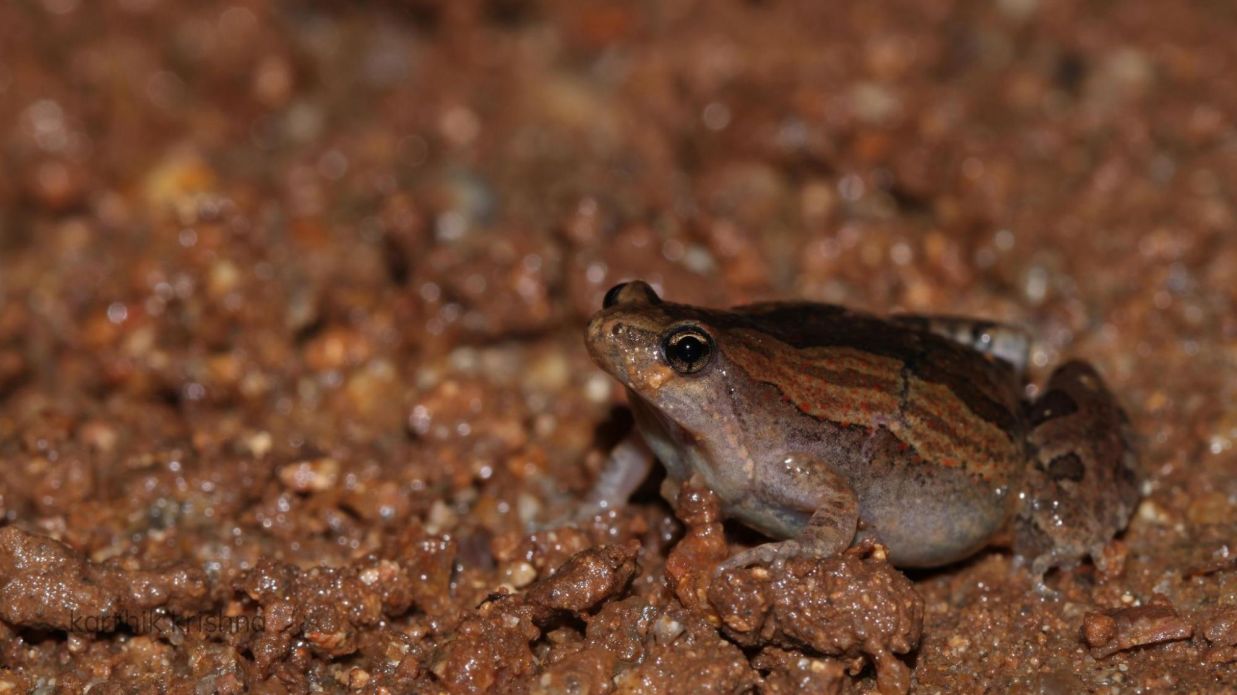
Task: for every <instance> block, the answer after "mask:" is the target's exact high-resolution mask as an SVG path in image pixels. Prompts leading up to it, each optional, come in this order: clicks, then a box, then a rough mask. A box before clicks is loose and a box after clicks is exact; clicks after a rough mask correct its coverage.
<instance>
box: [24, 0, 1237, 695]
mask: <svg viewBox="0 0 1237 695" xmlns="http://www.w3.org/2000/svg"><path fill="white" fill-rule="evenodd" d="M1235 32H1237V6H1234V5H1233V4H1231V3H1227V2H1207V1H1202V0H1200V1H1197V2H1160V1H1159V0H1129V1H1126V2H1119V3H1114V2H1103V1H1099V0H1093V1H1091V2H1066V1H1064V0H990V1H982V2H981V1H978V0H973V1H963V0H922V1H918V2H911V1H910V0H904V1H898V2H854V3H851V2H806V1H804V2H789V1H785V0H764V1H751V2H729V1H728V2H707V3H706V2H691V1H687V0H670V1H667V2H646V3H628V2H575V1H572V0H542V1H536V0H533V1H530V2H519V1H517V0H460V1H453V2H441V3H439V2H432V1H431V0H406V1H401V2H397V1H394V0H392V1H389V2H367V3H335V2H306V3H293V2H274V3H265V2H198V1H196V0H195V1H189V0H110V1H107V2H92V1H87V0H10V1H8V2H4V3H0V517H2V521H0V524H3V528H0V690H6V691H11V692H22V691H27V692H40V693H50V692H80V691H83V690H84V689H86V688H87V687H90V689H91V690H90V692H92V693H100V692H135V691H158V690H164V691H170V692H185V693H189V692H212V691H218V692H243V691H245V690H253V691H261V692H285V691H286V692H305V691H309V690H321V691H328V692H341V691H346V690H349V689H352V690H361V691H367V692H439V691H448V692H487V691H495V690H498V691H515V692H530V691H531V692H566V691H570V692H591V693H603V692H612V691H618V692H685V691H686V690H685V689H690V690H692V691H698V692H735V691H745V690H760V691H764V692H794V691H796V690H797V689H800V688H803V689H809V688H839V687H840V688H842V689H843V690H844V691H847V692H851V691H855V692H865V691H869V690H872V689H874V688H876V687H877V681H876V678H875V675H874V673H875V672H876V671H875V670H874V669H873V667H871V666H869V665H866V664H868V661H867V660H865V659H864V658H863V655H861V654H857V653H856V652H854V651H853V650H851V651H849V652H846V650H842V652H846V653H842V652H839V653H837V654H828V653H818V652H817V651H813V650H812V649H808V648H806V647H804V646H803V645H802V644H800V645H798V646H796V644H795V643H793V640H792V641H791V642H784V643H779V644H773V643H762V642H760V640H756V641H754V642H753V641H752V640H746V641H745V640H744V639H741V638H739V637H736V635H735V634H734V633H733V631H731V632H727V631H725V630H721V629H719V628H718V626H717V624H716V619H715V616H713V617H714V620H713V621H712V622H710V617H711V616H710V614H709V611H708V610H705V609H703V608H702V607H701V606H700V605H694V604H693V603H692V601H683V600H681V599H680V597H679V596H678V595H676V593H675V592H674V591H672V590H671V589H670V588H669V587H668V585H667V580H666V576H667V570H666V567H667V563H666V560H667V555H668V553H669V552H670V550H671V549H672V548H674V547H675V546H676V544H678V543H680V539H682V538H683V537H684V535H683V534H684V530H683V526H682V524H681V523H680V522H679V521H678V520H677V519H676V517H675V515H674V513H673V511H672V510H671V508H670V507H669V506H668V505H667V504H666V503H664V502H663V501H661V500H660V498H659V497H658V496H657V495H656V493H655V491H653V490H652V489H650V490H646V491H643V492H641V493H640V494H638V495H637V497H636V499H635V500H634V502H633V504H632V505H631V506H630V507H628V508H625V509H623V510H621V511H618V512H616V513H613V514H610V515H609V516H607V517H604V518H602V519H600V520H598V521H597V523H596V524H594V525H593V526H592V527H588V528H566V529H560V530H558V531H553V532H551V531H542V532H539V533H536V534H531V533H529V532H528V531H529V529H531V528H533V527H534V525H535V524H536V523H538V522H542V521H546V520H548V519H553V518H559V517H561V516H562V515H563V514H568V513H570V511H571V509H572V508H573V505H577V504H578V503H579V500H580V498H581V496H582V495H583V494H584V493H585V492H586V491H587V490H588V488H589V486H590V484H591V481H592V480H593V478H594V477H595V475H596V473H597V471H598V470H599V467H600V465H601V462H602V461H603V459H604V456H605V453H606V451H607V450H608V448H609V447H610V446H611V445H613V443H614V442H615V441H616V440H617V439H618V438H619V437H620V436H621V435H622V434H623V433H624V432H625V431H626V429H627V428H628V427H629V416H628V415H627V414H626V411H625V409H624V407H623V401H622V394H621V393H620V392H619V390H618V389H617V388H616V385H615V384H614V383H612V381H611V380H610V379H609V378H608V377H607V376H605V375H604V374H603V373H601V372H600V371H599V370H597V369H596V368H595V367H594V366H593V365H592V364H591V363H590V361H589V360H588V358H587V355H586V354H585V352H584V350H583V345H582V342H581V328H582V326H583V321H584V319H585V318H586V317H587V316H588V314H589V313H591V312H592V311H594V310H595V309H596V308H597V307H599V305H600V301H601V296H602V294H603V293H604V291H605V290H606V289H607V288H608V287H610V286H611V285H612V284H614V283H615V282H617V281H620V280H624V279H631V278H634V277H639V278H644V279H646V280H648V281H650V282H652V283H654V284H655V285H656V286H657V287H658V288H659V290H661V291H662V293H663V295H664V296H668V297H670V298H673V299H675V300H678V301H684V302H693V303H704V304H710V305H726V304H732V303H740V302H746V301H751V300H757V299H776V298H808V299H814V300H820V301H828V302H839V303H846V304H851V305H855V306H859V307H864V308H868V309H872V310H877V311H890V310H910V311H931V312H948V313H964V314H974V315H980V316H985V317H990V318H995V319H1000V320H1005V321H1011V322H1016V323H1021V324H1024V325H1026V326H1028V327H1030V328H1031V329H1033V331H1034V333H1035V335H1036V336H1037V338H1038V342H1037V344H1036V347H1035V350H1034V352H1033V361H1034V366H1035V370H1036V376H1037V377H1039V378H1042V376H1043V375H1044V374H1045V373H1046V371H1047V370H1048V369H1049V368H1050V367H1051V366H1052V365H1053V364H1055V363H1057V362H1059V361H1061V360H1062V359H1063V358H1065V357H1069V356H1078V357H1083V358H1086V359H1089V360H1091V361H1093V362H1095V363H1096V364H1097V365H1098V367H1099V368H1100V370H1101V372H1102V373H1103V374H1104V375H1105V377H1106V378H1107V379H1108V381H1109V383H1110V385H1111V386H1112V388H1113V390H1114V391H1115V392H1116V393H1117V394H1118V395H1119V396H1120V397H1121V399H1122V400H1123V402H1124V404H1125V405H1126V407H1127V408H1128V410H1129V412H1130V415H1131V417H1132V419H1133V421H1134V423H1135V427H1136V429H1137V431H1138V434H1139V436H1140V437H1141V440H1142V460H1143V465H1144V466H1145V468H1146V472H1147V480H1146V483H1145V485H1144V493H1145V499H1144V500H1143V502H1142V504H1141V506H1140V507H1139V508H1138V511H1137V512H1136V514H1135V518H1134V519H1133V521H1132V523H1131V527H1130V529H1129V530H1128V531H1127V533H1126V534H1125V535H1124V537H1123V540H1122V541H1121V542H1118V543H1117V544H1115V545H1114V546H1113V548H1112V552H1113V554H1114V556H1116V557H1117V558H1118V559H1122V560H1123V562H1122V563H1118V564H1119V566H1120V567H1121V571H1120V572H1119V573H1116V574H1115V575H1114V576H1099V575H1098V574H1097V573H1096V571H1095V569H1094V568H1093V567H1092V566H1091V565H1089V564H1088V565H1084V566H1083V567H1081V568H1078V569H1076V570H1072V571H1065V572H1060V573H1057V574H1054V575H1053V576H1051V577H1050V578H1049V584H1050V585H1051V586H1052V587H1053V588H1054V589H1055V590H1056V591H1058V592H1059V596H1058V597H1057V598H1055V599H1047V600H1046V599H1044V598H1041V597H1040V596H1038V595H1036V594H1035V593H1033V592H1032V591H1031V590H1030V587H1031V583H1030V578H1029V576H1028V574H1027V573H1026V571H1025V570H1024V569H1022V568H1020V567H1017V566H1016V565H1015V563H1014V560H1013V558H1012V557H1011V556H1010V555H1009V554H1008V553H1006V552H1001V551H989V552H986V553H983V554H981V555H980V556H978V557H976V558H974V559H973V560H971V561H969V562H966V563H964V564H962V565H960V566H955V567H950V568H946V569H943V570H939V571H934V572H919V573H914V574H912V575H911V576H910V579H911V580H912V581H913V583H914V590H915V592H917V594H918V595H919V596H921V597H922V606H921V610H922V638H921V640H920V641H919V645H918V648H917V649H916V650H914V651H913V652H911V654H910V655H909V656H906V657H904V659H905V663H906V664H907V665H908V666H909V667H910V668H911V671H910V673H911V674H912V675H911V681H910V686H911V688H912V690H913V691H915V692H982V691H988V692H1009V691H1015V692H1036V693H1073V692H1083V691H1086V692H1126V691H1129V692H1167V691H1176V692H1232V691H1233V690H1234V689H1237V564H1235V560H1234V557H1235V555H1234V553H1237V548H1235V547H1234V544H1235V543H1237V511H1235V510H1237V448H1235V442H1237V309H1235V303H1237V219H1235V213H1237V208H1235V205H1237V201H1235V200H1234V196H1233V191H1235V190H1237V129H1235V119H1237V86H1235V85H1234V82H1233V75H1234V74H1237V43H1235V42H1234V41H1233V36H1234V33H1235ZM654 487H655V486H654ZM749 540H750V539H749ZM855 562H859V560H855ZM865 562H866V561H865ZM865 567H866V565H865ZM556 569H561V570H562V571H561V572H559V573H558V574H554V575H553V577H551V575H552V573H553V572H554V571H555V570H556ZM805 571H806V570H805ZM856 571H858V570H856ZM864 571H866V570H864ZM796 576H799V575H796ZM881 576H882V577H885V579H886V580H888V581H894V580H896V579H897V577H888V576H886V575H881ZM882 581H884V580H882ZM894 585H896V581H894V584H892V585H890V586H894ZM870 586H877V585H876V584H873V585H870ZM880 586H884V585H880ZM873 590H875V589H873ZM744 595H746V594H744ZM734 596H738V594H734ZM732 598H733V596H732ZM83 618H94V619H95V620H93V622H92V621H85V622H83V620H82V619H83ZM911 627H915V626H911ZM1084 628H1085V629H1084ZM908 629H909V628H908ZM1084 633H1085V638H1086V639H1085V640H1084ZM807 643H809V644H815V643H812V642H811V641H810V640H808V642H807ZM868 656H872V655H871V654H868ZM888 685H889V684H888V683H886V684H882V686H881V687H886V686H888Z"/></svg>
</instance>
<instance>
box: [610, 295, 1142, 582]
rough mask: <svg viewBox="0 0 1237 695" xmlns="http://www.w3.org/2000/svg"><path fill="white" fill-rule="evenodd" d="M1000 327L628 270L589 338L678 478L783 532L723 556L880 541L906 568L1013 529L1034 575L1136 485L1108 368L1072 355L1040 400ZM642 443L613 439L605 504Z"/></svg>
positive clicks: (1018, 347)
mask: <svg viewBox="0 0 1237 695" xmlns="http://www.w3.org/2000/svg"><path fill="white" fill-rule="evenodd" d="M1002 330H1003V329H999V327H994V326H993V325H992V324H987V323H984V322H978V321H970V320H966V319H956V318H940V317H937V318H933V317H914V316H904V317H893V318H889V319H885V318H880V317H876V316H873V315H869V314H865V313H861V312H856V311H852V310H849V309H845V308H842V307H838V306H831V305H825V304H814V303H807V302H789V303H772V304H756V305H750V306H743V307H737V308H734V309H730V310H714V309H704V308H699V307H693V306H687V305H682V304H672V303H669V302H664V301H662V300H661V299H660V298H659V297H658V296H657V295H656V293H655V292H654V291H653V290H652V288H651V287H649V286H648V285H647V284H645V283H643V282H631V283H626V284H624V285H620V286H616V287H615V288H614V289H612V290H611V291H610V292H609V293H608V294H607V297H606V306H605V307H604V308H603V310H602V311H600V312H599V313H598V314H597V315H596V316H595V317H594V318H593V319H592V321H591V322H590V323H589V326H588V331H587V338H586V340H587V344H588V348H589V351H590V352H591V354H592V356H593V358H594V359H595V360H596V361H597V363H598V364H599V365H601V367H602V368H603V369H605V370H606V371H607V372H609V373H610V374H612V375H613V376H614V377H615V378H617V379H618V380H619V381H620V382H621V383H622V384H623V385H624V386H625V387H626V388H627V390H628V394H629V396H630V402H631V405H632V410H633V413H634V415H635V418H636V425H637V429H638V430H639V432H640V433H641V434H642V435H643V438H644V440H645V441H646V442H647V443H648V445H649V446H650V448H651V449H652V450H653V452H654V453H655V454H656V455H657V458H658V459H659V460H660V461H661V462H662V463H663V464H664V465H665V466H666V469H667V472H668V480H669V481H670V482H671V487H673V485H674V483H675V482H676V481H682V480H686V479H687V478H689V477H692V476H696V477H698V478H699V479H700V480H702V481H703V482H704V484H706V485H707V486H708V487H709V488H711V489H712V490H713V491H714V492H715V493H716V494H717V495H718V496H719V497H720V498H721V500H722V502H723V505H724V507H723V508H724V511H725V513H726V514H727V515H728V516H730V517H733V518H736V519H738V520H740V521H741V522H743V523H744V524H746V525H748V526H750V527H752V528H754V529H757V530H759V531H761V532H763V533H765V534H767V535H769V536H771V537H773V538H777V539H782V540H781V541H780V542H776V543H769V544H765V545H762V546H757V547H756V548H753V549H751V550H749V551H747V552H745V553H741V554H739V555H736V556H735V557H733V558H731V559H730V560H729V561H728V562H727V563H726V564H725V565H724V566H723V567H733V566H738V565H745V564H751V563H754V562H765V563H768V562H776V561H778V560H782V559H786V558H787V557H791V556H795V555H812V556H828V555H831V554H833V553H836V552H838V551H840V550H842V549H844V548H846V547H847V546H848V545H850V544H851V543H852V542H854V541H855V540H856V539H857V538H865V537H874V538H877V539H879V540H880V541H881V542H882V543H884V544H885V545H886V546H887V547H888V551H889V557H890V559H891V560H892V561H893V562H894V564H896V565H898V566H903V567H932V566H938V565H943V564H947V563H950V562H954V561H956V560H959V559H962V558H964V557H967V556H968V555H970V554H972V553H974V552H975V551H977V550H978V549H979V548H981V547H983V546H985V545H987V544H989V542H990V541H992V540H993V539H994V538H996V537H998V536H1001V535H1002V534H1004V535H1006V536H1008V535H1009V534H1008V533H1005V532H1006V531H1008V530H1010V529H1011V528H1012V530H1013V531H1014V534H1013V535H1014V539H1015V551H1016V552H1017V553H1018V554H1019V555H1022V556H1024V557H1027V558H1031V559H1033V560H1034V564H1033V570H1034V574H1035V576H1036V578H1037V579H1038V578H1039V577H1041V576H1042V574H1043V573H1044V572H1046V571H1047V570H1048V569H1050V568H1052V567H1054V566H1059V565H1064V564H1067V563H1072V562H1075V561H1076V560H1078V559H1079V558H1080V557H1081V556H1083V555H1084V554H1088V553H1089V554H1091V555H1092V557H1095V558H1098V557H1099V556H1100V555H1099V551H1100V549H1102V548H1103V546H1104V544H1105V543H1106V542H1107V541H1108V540H1110V539H1111V538H1112V536H1113V535H1114V534H1115V533H1116V532H1117V531H1119V530H1120V529H1121V528H1123V527H1124V525H1125V523H1126V521H1127V520H1128V518H1129V515H1130V513H1131V511H1132V509H1133V505H1134V503H1135V501H1136V500H1137V488H1136V475H1135V473H1134V465H1135V462H1134V458H1133V455H1132V453H1131V451H1132V450H1131V448H1130V446H1129V437H1128V434H1127V429H1128V425H1127V424H1126V421H1125V418H1124V415H1123V414H1122V413H1121V410H1120V408H1119V407H1118V406H1117V404H1116V402H1115V400H1114V399H1113V398H1112V396H1111V395H1110V394H1109V393H1108V391H1107V390H1106V389H1105V388H1104V386H1103V383H1102V382H1101V381H1100V379H1099V377H1098V375H1096V373H1095V372H1094V370H1092V369H1091V368H1090V367H1089V366H1087V365H1085V364H1082V363H1071V364H1069V365H1066V366H1064V367H1062V368H1061V369H1060V370H1058V371H1057V372H1056V373H1055V374H1054V375H1053V377H1052V379H1051V380H1050V382H1049V386H1048V389H1047V390H1046V392H1045V395H1044V397H1042V398H1041V399H1039V400H1038V401H1036V402H1035V403H1033V404H1026V403H1024V402H1023V401H1022V399H1021V393H1022V374H1021V368H1022V367H1023V366H1024V359H1025V347H1026V341H1025V339H1022V338H1020V337H1018V336H1019V335H1020V334H1016V333H1012V332H1009V331H1005V332H1002ZM683 336H688V338H689V339H690V340H694V341H695V343H692V344H686V343H683V342H682V341H683V340H684V338H683ZM1011 336H1012V337H1011ZM683 345H687V347H686V348H683V347H682V346H683ZM700 346H703V347H700ZM684 349H686V350H687V351H688V352H687V353H682V352H681V351H682V350H684ZM701 352H703V353H704V354H705V355H706V356H705V358H703V359H701V360H698V361H690V360H687V361H685V360H683V359H679V360H678V361H677V362H676V361H675V360H673V359H671V354H672V353H673V354H674V355H680V357H681V355H682V354H688V355H689V356H691V357H694V356H695V355H697V354H699V353H701ZM639 459H640V457H639V456H638V455H635V454H634V453H633V449H632V447H631V445H630V444H627V445H624V446H622V447H620V448H619V449H618V450H616V454H615V456H614V457H613V458H612V464H611V466H610V467H609V468H608V469H607V470H606V471H605V472H604V473H603V475H602V478H601V479H600V481H599V483H598V486H597V489H596V490H595V491H594V495H593V498H592V503H593V505H594V506H605V505H607V504H617V503H621V502H622V501H624V500H625V499H626V496H627V495H628V494H630V492H631V490H632V489H633V488H634V486H635V485H637V484H638V483H639V480H640V479H641V478H642V477H643V474H644V472H645V470H646V467H647V463H641V462H640V460H639Z"/></svg>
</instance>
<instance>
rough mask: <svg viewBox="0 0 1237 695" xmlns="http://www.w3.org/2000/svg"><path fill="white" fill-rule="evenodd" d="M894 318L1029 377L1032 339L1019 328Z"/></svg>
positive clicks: (977, 322)
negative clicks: (1000, 361)
mask: <svg viewBox="0 0 1237 695" xmlns="http://www.w3.org/2000/svg"><path fill="white" fill-rule="evenodd" d="M890 318H891V319H892V320H893V321H894V322H896V323H899V324H902V325H904V326H909V327H911V328H916V329H919V330H923V331H928V332H930V333H935V334H936V335H939V336H941V337H943V338H948V339H950V340H952V341H954V342H956V343H961V344H963V345H965V346H967V347H969V348H972V349H974V350H977V351H979V352H982V353H984V354H985V355H991V356H993V357H995V358H997V359H1000V360H1004V361H1005V362H1008V363H1009V364H1011V365H1013V367H1014V369H1015V371H1017V373H1018V374H1019V375H1022V374H1025V373H1026V369H1027V362H1028V360H1029V359H1030V351H1031V335H1030V334H1029V333H1027V331H1026V330H1024V329H1022V328H1019V327H1018V326H1013V325H1010V324H1005V323H997V322H995V321H986V320H984V319H972V318H966V317H963V316H934V315H928V314H895V315H894V316H891V317H890Z"/></svg>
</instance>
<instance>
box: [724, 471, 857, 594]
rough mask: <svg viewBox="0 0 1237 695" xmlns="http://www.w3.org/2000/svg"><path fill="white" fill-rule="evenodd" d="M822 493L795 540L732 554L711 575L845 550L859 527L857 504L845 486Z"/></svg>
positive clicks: (778, 564) (830, 555) (828, 489)
mask: <svg viewBox="0 0 1237 695" xmlns="http://www.w3.org/2000/svg"><path fill="white" fill-rule="evenodd" d="M823 493H824V494H822V495H821V497H820V506H818V507H817V508H816V511H815V512H813V513H812V517H811V518H810V519H808V523H807V526H805V527H804V528H803V531H802V532H800V533H799V535H798V536H796V537H795V538H791V539H788V540H784V541H778V542H774V543H765V544H764V545H758V546H756V547H755V548H748V549H747V550H744V551H742V552H740V553H736V554H735V555H733V556H732V557H730V558H729V559H727V560H726V561H725V562H723V563H721V564H719V565H718V566H717V569H716V570H714V572H713V574H714V575H719V574H721V573H723V572H726V571H728V570H732V569H736V568H739V567H747V566H749V565H766V566H774V567H778V566H781V565H782V564H783V563H785V562H786V561H787V560H789V559H791V558H795V557H808V558H826V557H832V556H834V555H837V554H838V553H840V552H842V551H843V550H846V548H848V547H850V544H851V541H852V540H854V538H855V531H856V529H857V528H858V527H859V501H858V500H857V499H856V498H855V495H854V493H853V492H852V491H851V489H850V487H849V486H846V487H833V488H825V489H824V490H823Z"/></svg>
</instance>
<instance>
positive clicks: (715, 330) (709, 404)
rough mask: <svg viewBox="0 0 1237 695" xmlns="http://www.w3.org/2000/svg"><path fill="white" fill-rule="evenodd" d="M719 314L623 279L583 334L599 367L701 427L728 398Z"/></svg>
mask: <svg viewBox="0 0 1237 695" xmlns="http://www.w3.org/2000/svg"><path fill="white" fill-rule="evenodd" d="M720 315H721V314H720V313H717V312H709V311H707V310H702V309H698V308H695V307H691V306H686V305H683V304H672V303H669V302H663V301H662V300H661V298H660V297H658V296H657V293H656V292H654V291H653V288H652V287H650V286H649V285H648V284H647V283H644V282H640V281H634V282H626V283H623V284H621V285H615V286H614V287H613V288H611V289H610V291H609V292H607V293H606V297H605V300H604V301H603V303H602V309H601V311H599V312H597V314H596V315H594V316H593V319H592V320H591V321H590V322H589V324H588V331H587V334H586V337H585V341H586V342H587V344H588V350H589V353H591V354H592V356H593V359H594V360H595V361H596V362H597V364H598V365H600V366H601V368H602V369H604V370H606V371H607V372H609V373H610V374H611V375H612V376H613V377H614V378H616V379H618V380H619V381H620V382H621V383H622V384H623V385H624V386H626V387H627V388H628V389H629V390H630V391H631V392H632V393H634V394H636V395H638V396H640V397H641V398H642V399H643V400H644V401H646V402H647V403H649V404H650V405H652V406H653V407H654V408H656V409H657V410H658V411H659V412H660V413H661V415H663V416H665V417H669V418H670V419H672V420H674V421H675V422H677V423H678V424H679V425H681V426H684V427H686V428H688V429H689V430H692V431H695V432H697V433H700V432H701V429H702V428H704V427H706V426H707V425H708V419H709V418H711V417H712V416H714V415H715V412H714V411H715V410H716V408H717V406H718V405H719V404H720V403H723V402H726V400H727V399H726V393H727V372H728V371H730V370H728V369H727V364H726V358H725V355H724V354H723V353H722V350H721V349H719V342H720V341H721V339H722V335H721V334H720V333H719V330H720V328H721V327H720V326H718V325H716V324H717V323H718V322H717V321H716V320H715V319H717V318H718V317H719V316H720ZM719 399H721V400H720V401H719Z"/></svg>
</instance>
